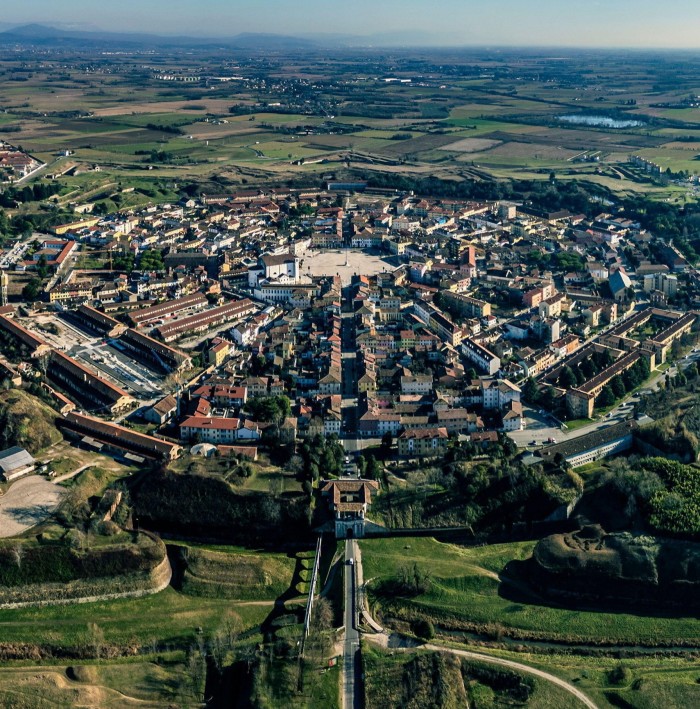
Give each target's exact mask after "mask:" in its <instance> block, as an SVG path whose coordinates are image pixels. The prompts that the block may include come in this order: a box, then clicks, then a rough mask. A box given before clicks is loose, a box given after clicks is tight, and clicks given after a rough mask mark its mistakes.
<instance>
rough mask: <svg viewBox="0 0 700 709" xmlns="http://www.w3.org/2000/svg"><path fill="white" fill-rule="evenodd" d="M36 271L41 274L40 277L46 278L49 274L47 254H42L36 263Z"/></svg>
mask: <svg viewBox="0 0 700 709" xmlns="http://www.w3.org/2000/svg"><path fill="white" fill-rule="evenodd" d="M36 272H37V273H38V274H39V278H42V279H43V278H46V276H48V275H49V267H48V262H47V260H46V254H41V256H39V260H38V261H37V264H36Z"/></svg>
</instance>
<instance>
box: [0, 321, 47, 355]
mask: <svg viewBox="0 0 700 709" xmlns="http://www.w3.org/2000/svg"><path fill="white" fill-rule="evenodd" d="M0 334H7V335H10V336H11V337H13V338H14V339H15V340H17V341H18V342H20V343H21V344H23V345H25V346H26V347H27V348H28V349H29V356H30V357H31V358H32V359H36V358H39V357H43V356H44V355H47V354H49V352H50V351H51V347H50V346H49V344H48V343H46V342H44V340H42V339H41V338H40V337H37V336H36V335H35V334H34V333H33V332H29V330H27V328H25V327H22V326H21V325H20V324H19V323H18V322H15V321H14V320H12V319H10V318H8V317H6V316H5V315H0Z"/></svg>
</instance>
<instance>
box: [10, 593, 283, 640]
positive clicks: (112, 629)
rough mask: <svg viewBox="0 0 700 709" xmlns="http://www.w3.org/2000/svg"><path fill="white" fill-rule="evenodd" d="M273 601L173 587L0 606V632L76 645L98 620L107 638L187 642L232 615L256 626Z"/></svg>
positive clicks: (15, 637)
mask: <svg viewBox="0 0 700 709" xmlns="http://www.w3.org/2000/svg"><path fill="white" fill-rule="evenodd" d="M272 605H273V603H272V601H270V603H269V604H265V605H253V604H241V603H235V602H232V601H229V600H225V599H224V600H221V599H216V598H211V599H210V598H192V597H190V596H186V595H184V594H182V593H178V592H177V591H175V590H174V589H173V588H170V587H169V588H167V589H165V591H162V592H161V593H158V594H156V595H153V596H146V597H144V598H136V599H123V600H117V601H105V602H102V603H83V604H79V605H68V606H54V607H47V608H24V609H20V610H0V638H2V641H3V642H8V643H47V644H57V645H61V646H74V645H80V644H83V643H84V642H85V639H86V636H87V627H88V624H89V623H95V624H97V625H98V626H99V627H100V628H101V629H102V631H103V632H104V636H105V641H106V642H108V643H114V644H119V645H126V644H128V643H131V642H136V643H139V644H148V643H151V642H154V641H155V642H158V643H164V644H167V643H172V644H178V645H183V644H189V643H191V642H194V640H195V639H196V637H197V636H198V629H199V628H201V629H202V632H203V633H204V634H205V635H211V634H212V633H213V632H214V631H215V630H217V629H218V628H220V627H222V625H223V624H224V623H225V622H226V621H227V620H228V619H230V620H233V621H236V622H238V623H240V625H241V626H242V628H243V629H252V628H255V627H256V626H258V625H260V623H262V621H263V620H264V619H265V618H266V617H267V616H268V614H269V613H270V611H271V609H272ZM239 619H240V620H239Z"/></svg>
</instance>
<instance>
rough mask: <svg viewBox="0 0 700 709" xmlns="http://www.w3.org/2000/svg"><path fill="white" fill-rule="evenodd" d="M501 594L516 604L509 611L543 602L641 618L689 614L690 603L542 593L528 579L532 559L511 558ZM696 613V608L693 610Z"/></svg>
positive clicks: (518, 610) (500, 575)
mask: <svg viewBox="0 0 700 709" xmlns="http://www.w3.org/2000/svg"><path fill="white" fill-rule="evenodd" d="M499 577H500V579H501V582H500V583H499V585H498V595H499V596H500V597H501V598H503V599H504V600H507V601H510V602H511V603H513V604H514V605H512V606H508V608H506V609H505V612H506V613H517V612H521V611H524V610H525V609H526V607H527V606H540V607H543V608H552V609H558V610H568V611H581V612H585V613H610V614H620V615H632V616H637V617H639V618H671V619H672V618H678V619H680V618H686V617H688V614H689V609H688V608H687V607H681V606H676V607H668V606H667V607H665V608H664V607H662V606H659V600H658V599H648V600H647V601H646V602H644V600H640V599H630V598H620V599H619V600H615V599H610V598H601V599H594V598H590V597H588V598H587V597H581V596H579V597H575V596H574V595H573V594H572V595H567V596H564V595H562V596H561V597H550V596H546V595H543V593H541V592H540V590H539V589H537V588H536V587H535V586H533V585H532V584H531V582H530V581H529V561H527V560H526V561H517V560H513V561H509V562H508V563H507V564H506V565H505V567H504V568H503V571H502V572H501V573H500V574H499ZM691 613H692V614H693V615H696V612H695V611H692V612H691Z"/></svg>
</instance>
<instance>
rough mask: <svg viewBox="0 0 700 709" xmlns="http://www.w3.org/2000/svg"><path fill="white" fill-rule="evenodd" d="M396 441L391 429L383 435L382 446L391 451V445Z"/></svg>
mask: <svg viewBox="0 0 700 709" xmlns="http://www.w3.org/2000/svg"><path fill="white" fill-rule="evenodd" d="M393 442H394V437H393V436H392V435H391V431H387V432H386V433H385V434H384V435H383V436H382V448H383V449H384V450H385V451H390V450H391V445H392V443H393Z"/></svg>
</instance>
